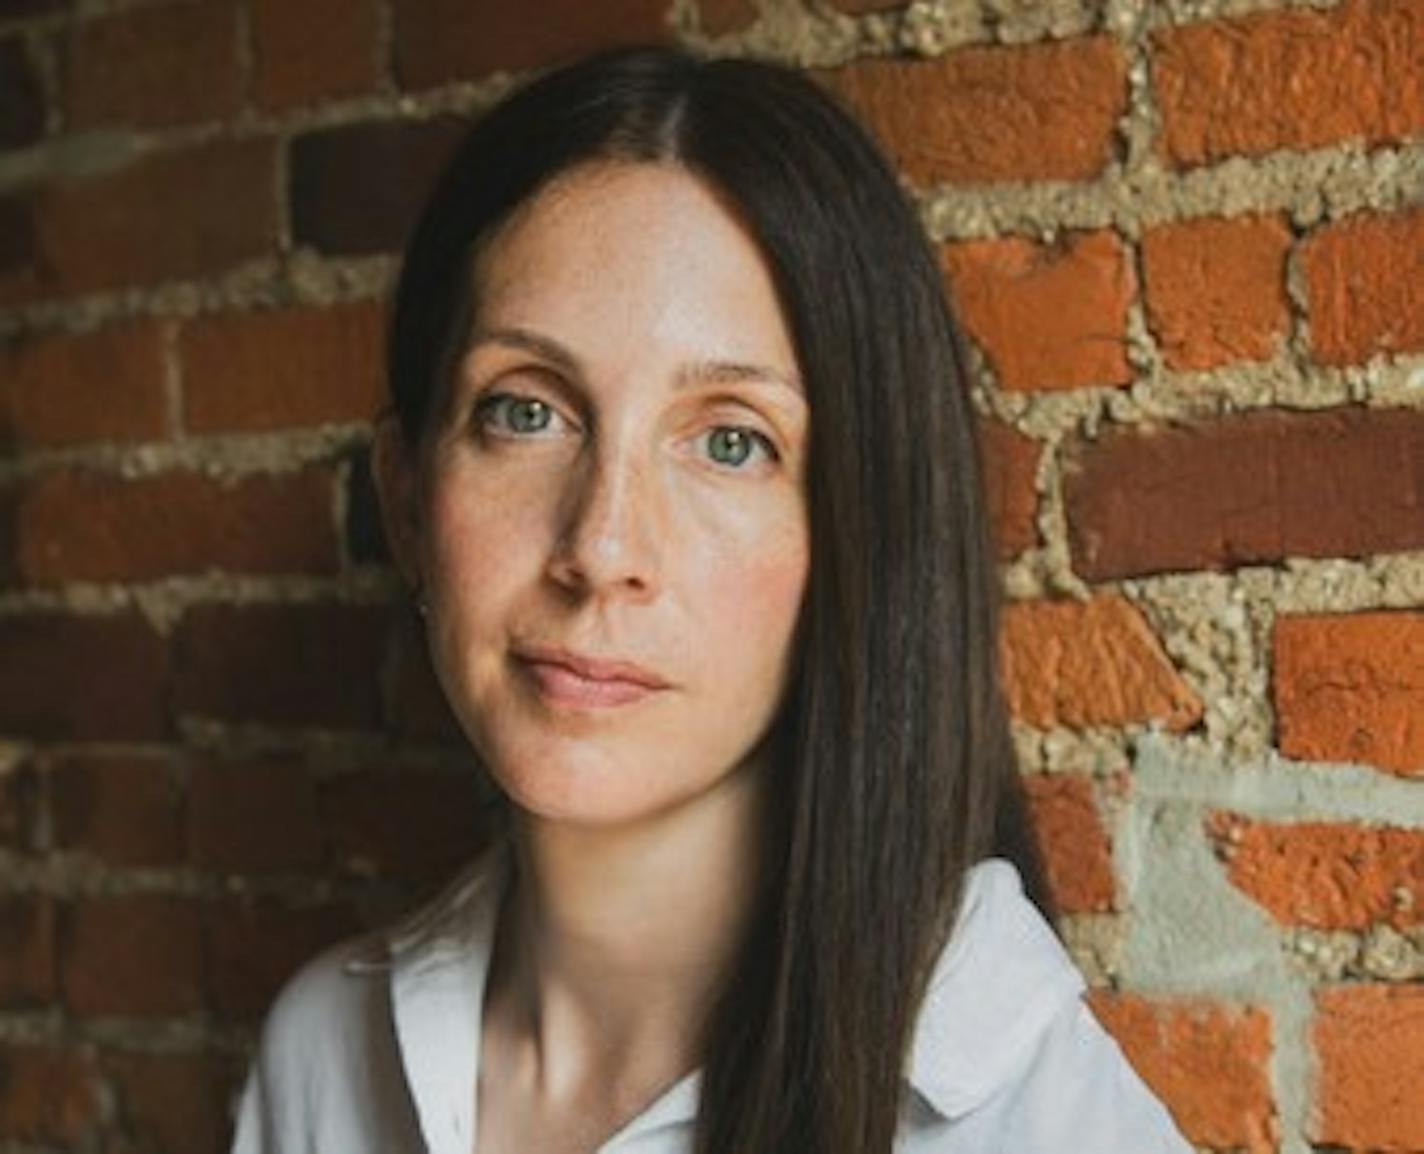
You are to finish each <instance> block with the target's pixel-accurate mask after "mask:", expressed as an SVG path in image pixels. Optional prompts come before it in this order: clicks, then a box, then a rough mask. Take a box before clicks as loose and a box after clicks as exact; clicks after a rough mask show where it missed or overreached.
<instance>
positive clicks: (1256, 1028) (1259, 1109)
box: [1091, 994, 1278, 1154]
mask: <svg viewBox="0 0 1424 1154" xmlns="http://www.w3.org/2000/svg"><path fill="white" fill-rule="evenodd" d="M1091 1002H1092V1006H1093V1012H1094V1013H1096V1014H1097V1016H1098V1019H1099V1020H1100V1021H1101V1022H1102V1023H1103V1026H1104V1027H1105V1028H1106V1029H1107V1030H1108V1031H1109V1032H1110V1033H1111V1034H1112V1035H1113V1036H1114V1037H1115V1038H1116V1039H1117V1041H1118V1044H1119V1045H1121V1046H1122V1048H1123V1051H1124V1053H1126V1055H1127V1057H1128V1060H1129V1061H1130V1062H1131V1063H1132V1065H1133V1066H1134V1067H1135V1068H1136V1070H1137V1072H1138V1073H1139V1074H1141V1075H1142V1079H1143V1081H1145V1082H1146V1083H1147V1084H1148V1086H1150V1087H1151V1088H1152V1089H1153V1090H1154V1091H1155V1092H1156V1094H1157V1095H1158V1097H1160V1098H1161V1099H1162V1101H1163V1102H1164V1103H1165V1104H1166V1106H1167V1108H1168V1109H1169V1110H1170V1111H1171V1112H1172V1116H1173V1117H1174V1118H1175V1119H1176V1121H1177V1125H1178V1126H1180V1127H1181V1129H1182V1131H1183V1133H1184V1134H1185V1135H1186V1137H1187V1138H1188V1139H1189V1140H1190V1141H1192V1142H1194V1143H1195V1144H1197V1145H1198V1146H1212V1147H1223V1148H1229V1147H1235V1148H1242V1149H1245V1150H1247V1151H1249V1152H1250V1154H1267V1152H1268V1151H1274V1150H1275V1149H1276V1141H1277V1134H1278V1123H1277V1119H1276V1108H1275V1102H1274V1099H1273V1097H1272V1092H1271V1079H1270V1061H1271V1020H1270V1018H1269V1016H1268V1015H1267V1014H1266V1012H1265V1011H1264V1010H1259V1009H1256V1008H1254V1007H1249V1006H1245V1007H1232V1006H1226V1005H1218V1004H1214V1003H1210V1002H1150V1001H1148V1000H1146V999H1144V998H1141V997H1137V996H1134V995H1128V994H1121V995H1110V994H1097V995H1093V996H1092V997H1091Z"/></svg>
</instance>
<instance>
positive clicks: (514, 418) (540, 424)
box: [505, 397, 553, 433]
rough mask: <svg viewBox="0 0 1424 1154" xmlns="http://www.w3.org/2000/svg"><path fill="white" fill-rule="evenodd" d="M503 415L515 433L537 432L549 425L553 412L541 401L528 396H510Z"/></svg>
mask: <svg viewBox="0 0 1424 1154" xmlns="http://www.w3.org/2000/svg"><path fill="white" fill-rule="evenodd" d="M505 415H506V419H507V420H508V422H509V427H510V428H511V429H513V430H514V431H515V432H516V433H538V432H542V431H543V430H544V429H547V428H548V427H549V420H550V418H551V417H552V416H553V412H552V411H551V410H550V408H549V406H548V405H546V404H545V403H544V402H543V401H536V400H534V399H532V398H530V397H511V398H510V400H509V404H508V405H507V406H506V414H505Z"/></svg>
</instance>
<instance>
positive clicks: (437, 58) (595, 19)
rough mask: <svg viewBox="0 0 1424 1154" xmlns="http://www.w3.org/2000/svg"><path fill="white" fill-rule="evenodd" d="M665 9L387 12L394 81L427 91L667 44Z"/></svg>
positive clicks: (494, 4) (623, 1)
mask: <svg viewBox="0 0 1424 1154" xmlns="http://www.w3.org/2000/svg"><path fill="white" fill-rule="evenodd" d="M669 8H670V4H669V0H603V2H602V3H599V4H588V3H585V2H584V0H544V3H542V4H541V5H540V6H539V10H538V15H537V17H533V18H531V16H530V14H529V13H528V12H527V11H525V10H523V9H521V8H519V7H517V6H515V5H511V4H506V3H504V2H503V0H426V2H425V3H423V4H402V5H398V6H397V7H396V8H395V12H394V16H395V65H396V75H397V77H398V79H399V80H400V82H401V83H402V84H403V85H404V86H405V87H407V88H427V87H430V86H431V85H435V84H443V83H445V82H447V81H450V80H467V79H471V78H474V77H478V76H482V75H484V74H486V73H489V72H495V71H498V70H504V71H508V72H521V71H524V70H525V69H529V68H542V67H545V66H547V65H551V64H555V63H558V62H559V61H562V60H567V59H571V58H573V57H575V56H579V55H582V54H583V53H585V52H591V51H593V50H595V49H598V48H611V47H614V46H615V45H619V44H634V43H646V42H648V41H653V40H660V39H667V38H668V37H669V35H670V34H671V28H670V26H669V25H668V10H669Z"/></svg>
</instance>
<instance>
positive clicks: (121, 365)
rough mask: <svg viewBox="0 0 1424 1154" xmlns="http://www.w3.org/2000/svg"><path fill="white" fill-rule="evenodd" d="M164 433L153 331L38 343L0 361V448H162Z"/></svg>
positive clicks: (158, 345)
mask: <svg viewBox="0 0 1424 1154" xmlns="http://www.w3.org/2000/svg"><path fill="white" fill-rule="evenodd" d="M167 432H168V416H167V410H166V402H165V399H164V394H163V333H162V330H161V329H160V328H159V326H158V325H156V324H153V323H150V322H143V321H140V322H138V323H135V324H129V325H121V326H117V327H115V328H111V329H102V330H100V331H98V332H95V333H87V334H84V335H82V336H70V335H67V334H66V335H52V336H45V337H39V338H36V339H33V340H29V341H25V342H23V343H21V344H19V345H17V346H16V347H15V348H13V349H11V350H10V351H9V352H8V353H7V354H6V355H5V356H4V358H3V360H0V443H3V444H8V445H12V446H14V447H17V448H22V449H28V448H59V447H67V446H70V445H79V444H85V443H87V442H93V441H124V442H134V441H145V440H157V439H159V438H161V437H164V436H166V435H167Z"/></svg>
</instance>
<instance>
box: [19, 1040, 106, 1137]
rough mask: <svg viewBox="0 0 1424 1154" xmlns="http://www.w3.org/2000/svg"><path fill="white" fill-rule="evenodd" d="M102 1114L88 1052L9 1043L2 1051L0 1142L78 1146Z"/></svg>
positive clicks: (88, 1134) (96, 1082) (91, 1061)
mask: <svg viewBox="0 0 1424 1154" xmlns="http://www.w3.org/2000/svg"><path fill="white" fill-rule="evenodd" d="M101 1110H102V1105H101V1098H100V1088H99V1083H98V1078H97V1072H96V1070H95V1068H94V1061H93V1059H92V1057H90V1056H89V1055H88V1054H87V1053H84V1052H82V1051H77V1050H60V1049H56V1048H53V1047H49V1046H29V1045H19V1044H16V1043H13V1042H7V1043H5V1045H4V1047H3V1048H0V1139H6V1138H10V1139H16V1140H19V1141H21V1142H66V1143H70V1142H72V1143H79V1142H82V1141H84V1140H86V1139H87V1138H88V1137H89V1136H90V1135H91V1134H92V1133H93V1132H94V1131H95V1129H96V1128H97V1126H98V1124H99V1121H100V1118H101Z"/></svg>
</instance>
